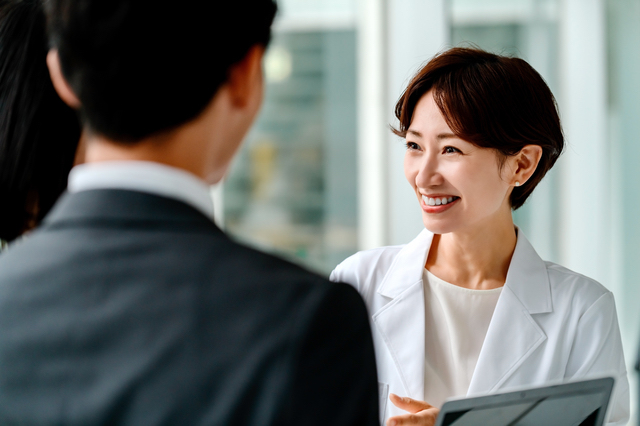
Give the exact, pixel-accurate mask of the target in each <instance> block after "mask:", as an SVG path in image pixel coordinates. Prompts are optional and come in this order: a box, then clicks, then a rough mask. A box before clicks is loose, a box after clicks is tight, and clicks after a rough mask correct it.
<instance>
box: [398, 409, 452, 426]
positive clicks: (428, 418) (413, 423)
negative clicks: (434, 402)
mask: <svg viewBox="0 0 640 426" xmlns="http://www.w3.org/2000/svg"><path fill="white" fill-rule="evenodd" d="M439 412H440V410H438V409H437V408H434V407H432V408H429V409H427V410H423V411H420V412H419V413H417V414H404V415H402V416H395V417H390V418H389V419H388V420H387V426H433V425H435V424H436V419H437V418H438V413H439Z"/></svg>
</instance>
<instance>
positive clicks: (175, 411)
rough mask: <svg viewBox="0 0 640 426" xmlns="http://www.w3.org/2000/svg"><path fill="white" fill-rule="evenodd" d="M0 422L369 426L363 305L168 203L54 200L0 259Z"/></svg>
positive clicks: (372, 379) (119, 198) (104, 196)
mask: <svg viewBox="0 0 640 426" xmlns="http://www.w3.org/2000/svg"><path fill="white" fill-rule="evenodd" d="M0 424H2V425H6V424H34V425H111V424H127V425H294V424H295V425H331V426H335V425H356V424H358V425H374V424H378V400H377V378H376V371H375V361H374V353H373V344H372V341H371V333H370V329H369V324H368V316H367V313H366V308H365V306H364V304H363V302H362V300H361V299H360V297H359V295H358V294H357V293H356V291H355V290H354V289H352V288H351V287H350V286H348V285H346V284H334V283H330V282H328V281H327V280H325V279H322V278H320V277H318V276H316V275H313V274H311V273H309V272H307V271H305V270H303V269H301V268H299V267H296V266H294V265H292V264H290V263H288V262H285V261H283V260H280V259H278V258H275V257H272V256H269V255H266V254H263V253H260V252H258V251H255V250H252V249H249V248H247V247H244V246H242V245H240V244H237V243H235V242H233V241H232V240H230V239H229V237H227V236H226V235H225V234H224V233H223V232H222V231H221V230H220V229H218V228H217V227H216V226H215V225H214V224H213V223H212V222H211V221H210V220H209V219H208V218H207V217H205V216H204V215H202V214H201V213H200V212H198V211H196V210H195V209H193V208H192V207H190V206H188V205H186V204H184V203H182V202H179V201H176V200H172V199H168V198H163V197H159V196H155V195H150V194H145V193H140V192H135V191H125V190H93V191H84V192H79V193H76V194H67V195H65V196H64V197H63V198H62V199H61V201H59V203H58V204H57V206H56V207H55V209H54V210H53V211H52V213H51V214H50V215H49V216H48V218H47V220H46V221H45V224H44V225H43V226H42V227H41V228H40V229H39V230H37V231H36V232H34V233H32V234H31V235H29V236H28V237H27V238H25V239H24V240H23V241H20V242H17V243H16V244H14V245H13V246H11V247H10V248H9V249H8V250H7V251H6V252H5V253H3V254H2V256H0Z"/></svg>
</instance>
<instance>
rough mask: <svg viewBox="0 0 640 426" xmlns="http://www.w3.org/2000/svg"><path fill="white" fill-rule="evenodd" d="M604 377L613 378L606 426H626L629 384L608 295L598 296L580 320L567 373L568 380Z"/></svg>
mask: <svg viewBox="0 0 640 426" xmlns="http://www.w3.org/2000/svg"><path fill="white" fill-rule="evenodd" d="M605 375H611V376H613V377H614V378H615V386H614V390H613V395H612V398H611V401H610V403H609V412H608V415H607V425H626V424H627V421H628V420H629V382H628V380H627V369H626V365H625V361H624V354H623V352H622V339H621V337H620V328H619V326H618V316H617V313H616V307H615V302H614V300H613V294H612V293H611V292H607V293H605V294H603V295H602V296H600V298H598V299H597V300H596V301H595V303H593V304H592V305H591V306H590V307H589V308H588V309H587V310H586V311H585V313H584V314H583V315H582V317H581V318H580V320H579V323H578V328H577V331H576V335H575V339H574V342H573V347H572V349H571V353H570V355H569V360H568V363H567V370H566V378H567V379H576V380H578V379H582V378H589V377H598V376H599V377H602V376H605Z"/></svg>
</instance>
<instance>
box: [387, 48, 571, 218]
mask: <svg viewBox="0 0 640 426" xmlns="http://www.w3.org/2000/svg"><path fill="white" fill-rule="evenodd" d="M431 89H433V97H434V99H435V102H436V105H438V108H439V109H440V111H441V112H442V115H443V116H444V119H445V120H446V122H447V124H448V125H449V127H450V128H451V131H453V133H454V134H455V135H456V136H458V137H459V138H461V139H463V140H465V141H467V142H470V143H472V144H474V145H476V146H479V147H482V148H492V149H495V150H496V151H497V152H498V154H499V156H500V158H501V160H504V159H505V158H506V157H508V156H511V155H515V154H517V153H518V152H520V150H521V149H522V148H523V147H524V146H525V145H539V146H540V147H541V148H542V157H541V159H540V162H539V163H538V167H537V168H536V170H535V172H534V173H533V175H532V176H531V178H530V179H529V180H528V181H527V182H526V183H525V184H524V185H522V186H520V187H516V188H514V190H513V192H512V193H511V199H510V202H511V208H512V209H513V210H515V209H517V208H519V207H520V206H522V204H524V202H525V201H526V199H527V198H528V197H529V195H530V194H531V192H532V191H533V189H534V188H535V187H536V185H538V183H539V182H540V181H541V180H542V178H543V177H544V175H545V174H546V173H547V171H549V169H551V167H552V166H553V165H554V163H555V162H556V160H557V159H558V157H559V156H560V154H561V153H562V150H563V148H564V136H563V134H562V126H561V125H560V117H559V115H558V110H557V104H556V100H555V98H554V97H553V94H552V93H551V90H550V89H549V87H548V86H547V84H546V83H545V82H544V80H543V78H542V77H541V76H540V74H538V72H536V70H534V69H533V67H531V65H529V64H528V63H527V62H525V61H524V60H522V59H519V58H509V57H505V56H499V55H494V54H492V53H489V52H485V51H483V50H480V49H475V48H461V47H457V48H453V49H449V50H447V51H445V52H443V53H440V54H438V55H436V56H435V57H434V58H433V59H431V60H430V61H429V62H428V63H427V64H426V65H425V66H424V67H422V69H420V71H418V73H417V74H416V75H415V76H414V77H413V79H412V80H411V82H410V83H409V85H408V86H407V88H406V89H405V91H404V93H403V94H402V96H401V97H400V99H399V100H398V103H397V104H396V109H395V114H396V117H397V118H398V120H399V121H400V126H399V128H398V129H393V132H394V133H395V134H397V135H398V136H401V137H403V138H404V137H406V133H407V129H408V128H409V126H410V125H411V120H412V119H413V112H414V109H415V107H416V104H417V103H418V101H419V100H420V98H422V96H424V95H425V94H426V93H427V92H428V91H429V90H431Z"/></svg>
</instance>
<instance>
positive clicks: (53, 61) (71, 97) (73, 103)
mask: <svg viewBox="0 0 640 426" xmlns="http://www.w3.org/2000/svg"><path fill="white" fill-rule="evenodd" d="M47 67H49V76H51V82H52V83H53V87H54V88H55V89H56V92H58V96H60V99H62V100H63V101H64V103H66V104H67V105H69V106H70V107H71V108H73V109H78V108H80V105H81V104H80V99H78V97H77V96H76V94H75V93H74V92H73V90H72V89H71V86H69V83H67V80H66V79H65V78H64V76H63V75H62V68H61V67H60V57H59V56H58V50H57V49H51V50H49V53H47Z"/></svg>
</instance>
